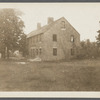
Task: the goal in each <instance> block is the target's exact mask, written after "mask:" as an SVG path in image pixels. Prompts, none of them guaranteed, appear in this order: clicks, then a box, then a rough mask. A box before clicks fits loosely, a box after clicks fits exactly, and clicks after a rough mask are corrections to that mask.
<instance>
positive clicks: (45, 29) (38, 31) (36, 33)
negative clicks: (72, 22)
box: [27, 17, 64, 38]
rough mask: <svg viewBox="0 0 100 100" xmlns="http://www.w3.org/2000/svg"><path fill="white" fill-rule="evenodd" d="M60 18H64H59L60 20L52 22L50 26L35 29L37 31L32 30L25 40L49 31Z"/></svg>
mask: <svg viewBox="0 0 100 100" xmlns="http://www.w3.org/2000/svg"><path fill="white" fill-rule="evenodd" d="M62 18H64V17H61V18H60V19H58V20H56V21H54V22H52V23H51V24H48V25H45V26H43V27H41V28H40V29H37V30H34V31H32V32H31V33H29V34H28V35H27V38H30V37H32V36H35V35H38V34H41V33H45V32H46V31H47V30H49V29H50V28H51V27H52V26H53V25H54V24H55V23H56V22H58V21H59V20H61V19H62Z"/></svg>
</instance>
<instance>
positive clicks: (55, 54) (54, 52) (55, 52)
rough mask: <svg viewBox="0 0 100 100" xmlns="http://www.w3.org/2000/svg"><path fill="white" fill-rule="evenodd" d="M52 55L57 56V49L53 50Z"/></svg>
mask: <svg viewBox="0 0 100 100" xmlns="http://www.w3.org/2000/svg"><path fill="white" fill-rule="evenodd" d="M53 55H54V56H57V48H53Z"/></svg>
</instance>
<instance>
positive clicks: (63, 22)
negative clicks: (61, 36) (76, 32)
mask: <svg viewBox="0 0 100 100" xmlns="http://www.w3.org/2000/svg"><path fill="white" fill-rule="evenodd" d="M61 25H62V26H61V28H63V29H64V28H65V21H62V22H61Z"/></svg>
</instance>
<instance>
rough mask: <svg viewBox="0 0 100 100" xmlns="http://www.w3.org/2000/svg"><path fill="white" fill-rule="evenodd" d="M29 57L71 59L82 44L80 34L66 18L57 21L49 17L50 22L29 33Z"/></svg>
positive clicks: (49, 59) (50, 59) (44, 59)
mask: <svg viewBox="0 0 100 100" xmlns="http://www.w3.org/2000/svg"><path fill="white" fill-rule="evenodd" d="M27 41H28V50H29V57H30V58H33V59H34V58H36V57H39V58H41V60H43V61H54V60H63V59H71V58H73V57H75V56H76V54H77V48H78V47H79V46H80V34H79V33H78V32H77V31H76V30H75V29H74V28H73V26H72V25H71V24H70V23H69V22H68V21H67V20H66V19H65V18H64V17H62V18H60V19H58V20H56V21H54V19H53V18H52V17H49V18H48V24H47V25H45V26H43V27H41V24H40V23H38V24H37V30H35V31H32V32H31V33H29V34H28V35H27Z"/></svg>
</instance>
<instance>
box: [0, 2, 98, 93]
mask: <svg viewBox="0 0 100 100" xmlns="http://www.w3.org/2000/svg"><path fill="white" fill-rule="evenodd" d="M99 11H100V3H0V91H1V92H5V91H6V92H13V91H15V92H16V91H19V92H20V91H23V92H24V91H26V92H28V91H30V92H37V91H39V92H42V91H46V92H50V91H53V92H54V91H59V92H61V91H65V92H67V91H70V92H73V91H77V92H78V91H87V92H90V91H95V92H99V91H100V13H99Z"/></svg>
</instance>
